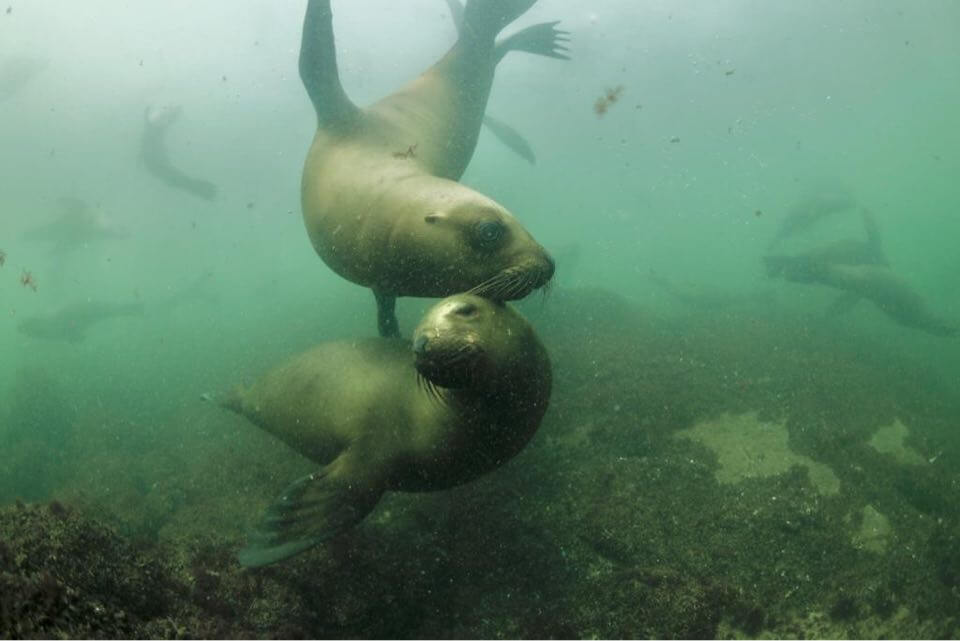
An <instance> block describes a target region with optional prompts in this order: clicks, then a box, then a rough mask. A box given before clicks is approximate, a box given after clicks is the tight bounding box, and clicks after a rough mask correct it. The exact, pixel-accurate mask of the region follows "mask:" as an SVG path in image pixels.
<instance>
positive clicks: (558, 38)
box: [494, 20, 570, 61]
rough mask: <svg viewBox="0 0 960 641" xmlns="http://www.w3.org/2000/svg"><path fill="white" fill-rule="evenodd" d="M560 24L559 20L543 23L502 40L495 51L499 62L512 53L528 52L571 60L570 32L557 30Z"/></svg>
mask: <svg viewBox="0 0 960 641" xmlns="http://www.w3.org/2000/svg"><path fill="white" fill-rule="evenodd" d="M558 24H560V21H559V20H555V21H554V22H541V23H540V24H535V25H533V26H531V27H527V28H526V29H522V30H520V31H518V32H517V33H515V34H513V35H512V36H508V37H506V38H504V39H503V40H500V41H499V42H497V46H496V48H495V49H494V52H495V55H496V57H497V60H498V61H499V60H500V59H502V58H503V57H504V56H505V55H507V53H509V52H511V51H526V52H527V53H532V54H535V55H538V56H546V57H548V58H556V59H558V60H569V59H570V56H568V55H567V53H566V52H567V44H566V43H568V42H570V32H569V31H563V30H561V29H557V25H558Z"/></svg>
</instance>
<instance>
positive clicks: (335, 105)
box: [300, 0, 566, 336]
mask: <svg viewBox="0 0 960 641" xmlns="http://www.w3.org/2000/svg"><path fill="white" fill-rule="evenodd" d="M535 1H536V0H470V2H469V3H468V4H467V6H466V8H465V9H464V12H463V16H462V19H458V25H459V27H460V29H459V37H458V40H457V42H456V44H455V45H454V46H453V48H452V49H450V51H449V52H448V53H447V54H446V55H445V56H444V57H443V58H442V59H441V60H440V61H439V62H437V63H436V64H435V65H433V66H432V67H431V68H430V69H428V70H427V71H425V72H424V73H423V74H421V75H420V76H419V77H418V78H416V79H415V80H414V81H413V82H411V83H410V84H408V85H407V86H406V87H404V88H402V89H400V90H399V91H397V92H395V93H394V94H392V95H390V96H387V97H386V98H384V99H382V100H380V101H379V102H377V103H375V104H374V105H372V106H371V107H369V108H367V109H360V108H358V107H357V106H356V105H354V104H353V103H352V102H351V101H350V99H349V98H347V96H346V94H345V93H344V90H343V87H342V86H341V84H340V78H339V75H338V71H337V61H336V53H335V48H334V36H333V26H332V17H333V16H332V12H331V10H330V0H310V2H309V3H308V5H307V11H306V16H305V18H304V24H303V39H302V43H301V48H300V77H301V79H302V80H303V84H304V87H305V88H306V90H307V94H308V95H309V97H310V100H311V101H312V103H313V105H314V108H315V109H316V113H317V121H318V127H317V131H316V134H315V136H314V139H313V143H312V145H311V147H310V150H309V152H308V154H307V158H306V161H305V163H304V168H303V179H302V188H301V199H302V206H303V219H304V224H305V225H306V229H307V233H308V235H309V237H310V240H311V242H312V243H313V246H314V248H315V249H316V251H317V253H318V254H319V255H320V257H321V258H322V259H323V261H324V262H325V263H326V264H327V265H328V266H329V267H330V268H331V269H333V271H335V272H336V273H337V274H339V275H341V276H343V277H344V278H346V279H347V280H350V281H353V282H355V283H357V284H360V285H363V286H365V287H369V288H371V289H372V290H373V293H374V296H375V297H376V301H377V312H378V313H377V319H378V329H379V331H380V334H381V336H398V335H399V329H398V327H397V321H396V316H395V313H394V307H395V304H396V297H397V296H423V297H441V296H449V295H450V294H454V293H456V292H463V291H472V292H474V293H478V294H481V295H484V296H490V297H493V298H498V299H501V300H514V299H518V298H523V297H524V296H526V295H527V294H529V293H530V292H531V291H533V290H534V289H536V288H538V287H541V286H543V285H545V284H546V283H547V282H548V281H549V280H550V278H551V277H552V275H553V271H554V264H553V260H552V259H551V258H550V256H549V255H548V254H547V252H546V251H545V250H544V249H543V247H541V246H540V245H539V244H538V243H537V242H536V241H535V240H534V239H533V237H532V236H531V235H530V234H529V233H528V232H527V231H526V230H525V229H524V228H523V227H522V226H521V225H520V223H519V222H517V220H516V219H515V218H514V217H513V215H512V214H510V212H508V211H507V210H506V209H505V208H504V207H503V206H501V205H500V204H499V203H497V202H495V201H493V200H492V199H490V198H488V197H486V196H484V195H482V194H480V193H478V192H476V191H474V190H472V189H470V188H469V187H466V186H464V185H461V184H459V183H457V182H456V181H457V180H458V179H459V178H460V176H461V175H462V174H463V172H464V170H465V169H466V167H467V164H468V163H469V161H470V158H471V156H472V155H473V151H474V147H475V146H476V143H477V136H478V135H479V130H480V125H481V123H482V121H483V117H484V110H485V108H486V103H487V98H488V96H489V94H490V88H491V85H492V83H493V76H494V70H495V69H496V66H497V63H498V62H499V61H500V60H501V59H502V58H503V56H504V55H506V53H507V52H509V51H514V50H517V51H528V52H531V53H536V54H540V55H544V56H550V57H554V58H563V57H565V55H564V54H563V51H564V45H563V42H564V41H565V38H566V36H565V34H564V32H562V31H559V30H558V29H557V28H556V23H555V22H551V23H544V24H539V25H534V26H532V27H528V28H526V29H524V30H522V31H520V32H519V33H517V34H515V35H513V36H510V37H509V38H507V39H505V40H503V41H501V42H499V43H498V42H496V41H495V39H496V37H497V35H498V34H499V32H500V30H501V29H503V28H504V27H505V26H507V25H508V24H509V23H511V22H512V21H513V20H514V19H516V18H518V17H519V16H520V15H521V14H523V13H524V12H525V11H526V10H527V9H529V8H530V7H531V6H532V5H533V4H534V2H535Z"/></svg>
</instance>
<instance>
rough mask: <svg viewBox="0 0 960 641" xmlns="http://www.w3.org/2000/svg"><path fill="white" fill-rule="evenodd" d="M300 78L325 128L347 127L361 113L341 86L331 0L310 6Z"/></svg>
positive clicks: (313, 0) (319, 0)
mask: <svg viewBox="0 0 960 641" xmlns="http://www.w3.org/2000/svg"><path fill="white" fill-rule="evenodd" d="M300 79H301V80H302V81H303V86H304V88H305V89H306V90H307V95H309V96H310V101H311V102H312V103H313V107H314V109H316V111H317V118H318V119H319V121H320V124H321V125H324V126H328V127H329V126H337V125H341V126H342V125H346V124H349V123H350V122H352V121H353V120H354V118H355V117H356V116H357V115H358V114H359V113H360V111H359V109H357V107H356V105H354V104H353V103H352V102H350V99H349V98H348V97H347V94H346V92H345V91H344V90H343V85H341V84H340V74H339V72H338V70H337V52H336V47H335V45H334V39H333V13H332V12H331V10H330V0H309V2H308V3H307V12H306V15H305V16H304V19H303V37H302V40H301V42H300Z"/></svg>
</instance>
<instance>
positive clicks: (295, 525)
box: [237, 455, 383, 567]
mask: <svg viewBox="0 0 960 641" xmlns="http://www.w3.org/2000/svg"><path fill="white" fill-rule="evenodd" d="M345 456H346V455H341V456H340V457H339V458H337V459H336V460H335V461H334V462H333V463H331V464H330V465H327V466H326V467H324V468H323V469H321V470H320V471H318V472H314V473H313V474H310V475H308V476H305V477H303V478H301V479H299V480H297V481H295V482H294V483H293V484H292V485H290V486H289V487H288V488H287V489H286V490H285V491H284V492H283V494H282V495H281V496H280V498H279V499H277V500H276V501H275V502H274V503H273V504H272V505H271V506H270V507H269V508H268V509H267V512H266V514H264V516H263V519H262V520H261V521H260V523H259V524H258V525H257V529H256V530H255V531H254V532H253V533H252V534H251V535H250V536H249V537H248V541H247V547H245V548H244V549H242V550H241V551H240V552H239V554H238V555H237V559H238V560H239V561H240V564H241V565H243V566H245V567H258V566H261V565H268V564H270V563H276V562H277V561H282V560H283V559H286V558H289V557H291V556H293V555H295V554H299V553H300V552H303V551H305V550H308V549H310V548H312V547H313V546H315V545H318V544H320V543H322V542H323V541H325V540H327V539H329V538H330V537H332V536H334V535H335V534H338V533H340V532H342V531H343V530H345V529H347V528H349V527H352V526H354V525H356V524H357V523H359V522H360V521H362V520H363V518H364V517H365V516H366V515H367V514H369V513H370V511H371V510H373V507H374V506H375V505H376V504H377V501H379V500H380V496H381V495H382V494H383V487H382V486H381V485H380V484H379V483H376V482H364V481H363V480H361V479H356V478H353V477H352V476H351V475H350V473H349V470H350V467H351V466H350V465H349V464H347V463H345V458H344V457H345Z"/></svg>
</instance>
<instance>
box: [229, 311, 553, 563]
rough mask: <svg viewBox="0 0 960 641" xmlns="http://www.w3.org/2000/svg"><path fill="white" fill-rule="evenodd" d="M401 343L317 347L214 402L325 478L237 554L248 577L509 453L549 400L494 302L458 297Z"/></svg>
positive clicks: (273, 516) (521, 340)
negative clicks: (384, 503) (408, 495)
mask: <svg viewBox="0 0 960 641" xmlns="http://www.w3.org/2000/svg"><path fill="white" fill-rule="evenodd" d="M412 351H413V353H412V354H411V343H410V342H408V341H403V340H400V339H396V338H374V339H367V340H364V341H349V342H335V343H325V344H323V345H320V346H319V347H316V348H314V349H311V350H309V351H307V352H305V353H303V354H301V355H299V356H296V357H294V358H293V359H291V360H290V361H288V362H287V363H285V364H284V365H281V366H280V367H278V368H276V369H274V370H273V371H271V372H270V373H268V374H267V375H266V376H264V377H263V378H262V379H261V380H260V381H259V382H258V383H256V384H254V385H253V386H252V387H250V388H247V389H242V388H241V389H237V390H235V391H234V392H233V393H231V394H230V395H228V396H226V397H225V398H224V399H223V400H222V402H221V404H222V405H223V406H224V407H226V408H228V409H231V410H234V411H236V412H238V413H240V414H242V415H244V416H246V417H247V418H248V419H249V420H250V421H252V422H253V423H255V424H256V425H258V426H260V427H261V428H263V429H264V430H266V431H268V432H270V433H271V434H273V435H274V436H276V437H277V438H279V439H280V440H282V441H283V442H285V443H286V444H287V445H289V446H290V447H292V448H293V449H295V450H296V451H297V452H299V453H300V454H302V455H304V456H306V457H307V458H309V459H311V460H312V461H315V462H316V463H319V464H321V465H323V466H324V467H323V468H322V469H320V470H319V471H318V472H315V473H313V474H311V475H309V476H307V477H305V478H302V479H300V480H299V481H297V482H295V483H294V484H293V485H291V486H290V487H289V488H287V490H286V491H285V492H284V493H283V496H281V498H280V499H279V500H278V501H276V502H275V503H274V504H273V505H272V506H271V507H270V509H269V510H268V512H267V514H266V516H265V518H264V519H263V520H262V522H261V523H260V525H259V528H258V531H257V532H256V533H255V534H254V535H253V536H252V537H251V539H250V541H249V545H248V547H247V548H246V549H244V550H243V551H242V552H241V553H240V562H241V563H242V564H243V565H246V566H258V565H265V564H267V563H273V562H275V561H279V560H281V559H284V558H287V557H289V556H292V555H294V554H297V553H298V552H301V551H303V550H306V549H308V548H310V547H312V546H314V545H316V544H318V543H320V542H322V541H324V540H326V539H328V538H330V537H331V536H334V535H335V534H337V533H339V532H342V531H343V530H345V529H347V528H349V527H352V526H353V525H355V524H356V523H358V522H359V521H361V520H362V519H363V518H364V517H365V516H366V515H367V514H368V513H369V512H370V511H371V510H372V509H373V508H374V506H375V505H376V503H377V501H378V500H379V499H380V497H381V496H382V495H383V493H384V492H387V491H400V492H424V491H430V490H442V489H446V488H450V487H453V486H456V485H460V484H462V483H466V482H468V481H471V480H473V479H475V478H477V477H479V476H481V475H483V474H486V473H487V472H490V471H491V470H493V469H495V468H497V467H499V466H500V465H502V464H503V463H504V462H506V461H507V460H509V459H510V458H512V457H513V456H514V455H516V454H517V453H518V452H519V451H520V450H521V449H522V448H523V447H524V445H526V443H527V442H528V441H529V440H530V438H531V437H532V436H533V434H534V432H536V430H537V428H538V427H539V425H540V421H541V419H542V418H543V415H544V412H545V411H546V409H547V404H548V402H549V398H550V390H551V369H550V359H549V357H548V355H547V352H546V350H545V349H544V347H543V345H542V344H541V343H540V340H539V339H538V338H537V336H536V334H535V333H534V331H533V328H532V327H531V326H530V324H529V323H528V322H527V321H526V320H525V319H524V318H523V317H522V316H520V314H518V313H517V312H516V311H514V310H513V309H512V308H511V307H509V306H508V305H507V304H505V303H497V302H493V301H490V300H489V299H486V298H480V297H478V296H473V295H469V294H460V295H457V296H452V297H450V298H447V299H445V300H442V301H440V302H439V303H437V304H436V305H434V306H433V307H432V308H431V309H430V310H429V311H428V312H427V314H426V315H425V316H424V318H423V320H422V321H421V322H420V324H419V326H418V327H417V329H416V331H415V332H414V339H413V343H412Z"/></svg>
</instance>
